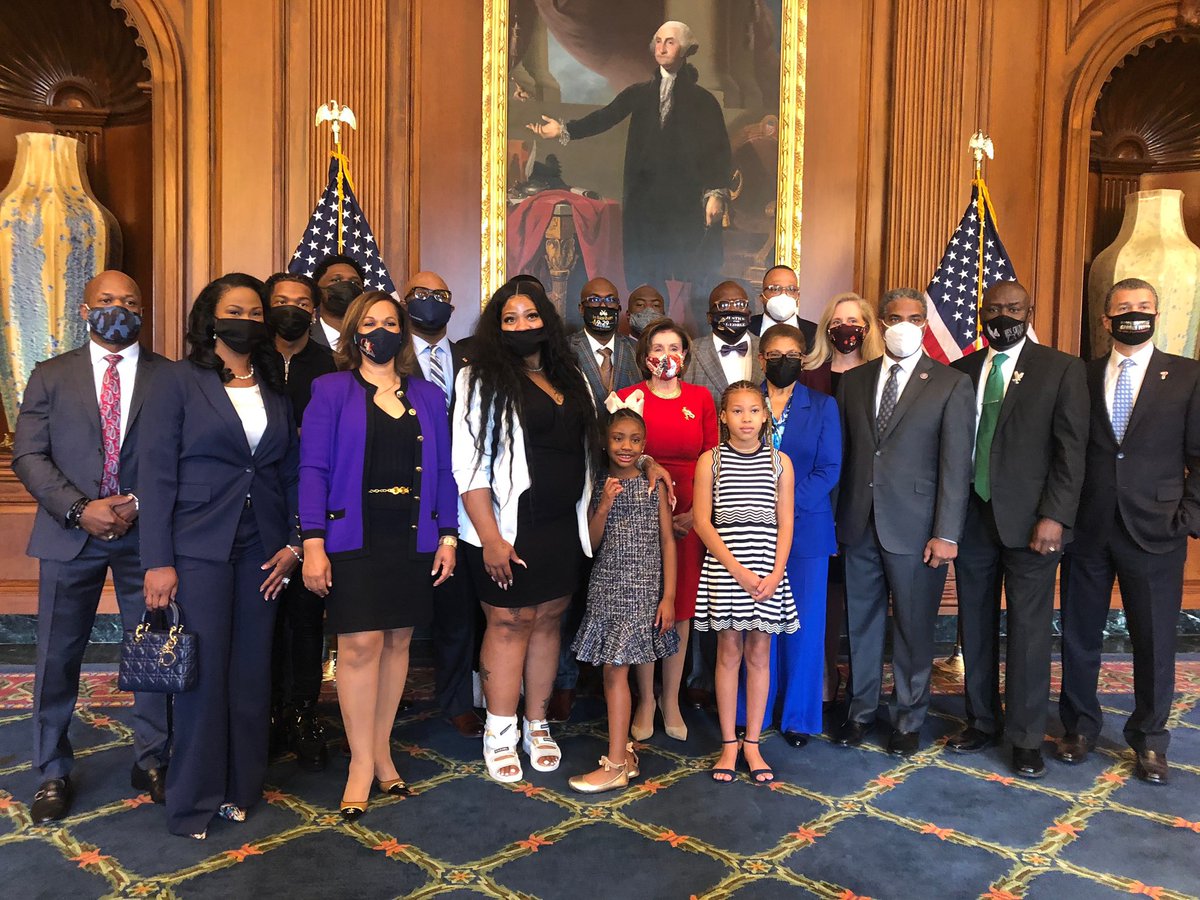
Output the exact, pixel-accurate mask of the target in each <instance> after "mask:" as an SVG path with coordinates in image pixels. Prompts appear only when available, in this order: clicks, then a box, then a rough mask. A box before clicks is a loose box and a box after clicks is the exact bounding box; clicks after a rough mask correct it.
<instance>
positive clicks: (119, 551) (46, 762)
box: [12, 271, 167, 824]
mask: <svg viewBox="0 0 1200 900" xmlns="http://www.w3.org/2000/svg"><path fill="white" fill-rule="evenodd" d="M141 309H142V298H141V293H140V291H139V290H138V287H137V285H136V284H135V283H134V282H133V280H132V279H130V278H129V277H128V276H126V275H124V274H122V273H121V272H111V271H110V272H101V273H100V274H99V275H97V276H96V277H95V278H93V279H92V280H91V281H89V282H88V283H87V285H86V287H85V288H84V303H83V306H82V308H81V314H82V315H83V317H84V319H86V320H87V323H88V330H89V332H90V338H91V339H90V340H89V341H88V343H87V345H86V346H84V347H80V348H79V349H76V350H72V351H70V352H68V353H64V354H62V355H61V356H57V357H55V358H54V359H50V360H47V361H46V362H43V363H40V364H38V366H37V367H35V368H34V370H33V374H32V375H31V376H30V379H29V385H28V387H27V388H26V389H25V397H24V400H23V402H22V403H21V413H20V415H19V416H18V418H17V431H16V440H15V443H14V446H13V460H12V466H13V471H14V472H16V474H17V477H18V478H20V479H21V483H22V484H24V485H25V488H26V489H27V490H28V491H29V493H30V494H32V495H33V497H34V499H35V500H37V503H38V511H37V517H36V519H35V520H34V525H33V534H32V536H31V537H30V539H29V548H28V551H27V552H28V553H29V555H30V556H35V557H37V558H38V559H39V560H40V565H39V579H38V645H37V675H36V680H35V683H34V695H33V766H34V769H35V770H36V771H37V772H39V773H40V775H41V778H42V784H41V786H40V787H39V789H38V792H37V794H36V796H35V798H34V803H33V808H32V810H31V815H32V818H33V821H34V823H35V824H40V823H43V822H49V821H53V820H56V819H61V818H63V817H64V816H66V815H67V813H68V812H69V811H70V808H71V799H72V795H73V791H72V786H71V780H70V771H71V766H72V763H73V759H74V757H73V755H72V751H71V743H70V741H69V740H68V739H67V728H68V726H69V725H70V722H71V713H72V711H73V710H74V708H75V702H76V700H77V698H78V694H79V669H80V666H81V664H82V662H83V653H84V650H85V648H86V647H87V642H88V636H89V635H90V634H91V631H92V624H93V622H94V621H95V618H96V608H97V606H98V605H99V602H100V592H101V590H102V589H103V587H104V581H105V578H106V577H107V575H108V574H109V572H111V573H112V579H113V583H114V585H115V587H116V591H117V603H118V605H119V606H120V609H121V618H122V621H123V622H124V625H125V628H127V629H131V628H135V627H136V626H137V624H138V623H139V622H140V621H141V619H142V615H143V613H144V612H145V605H144V600H143V596H142V578H143V574H144V571H143V569H142V564H141V558H140V554H139V550H138V529H137V517H138V499H137V494H136V490H137V458H138V457H137V433H138V427H137V425H138V422H137V419H138V412H139V410H140V408H141V405H142V398H143V397H144V396H145V393H146V384H147V381H148V379H150V378H153V377H154V372H155V371H156V369H158V368H159V367H160V366H162V365H164V364H165V363H166V360H165V359H163V357H161V356H159V355H157V354H155V353H151V352H150V351H148V350H145V349H143V348H141V347H139V345H138V342H137V338H138V332H139V330H140V328H141ZM166 745H167V698H166V695H164V694H136V695H134V718H133V748H134V766H133V773H132V777H131V782H132V785H133V787H134V788H135V789H137V790H142V791H146V792H148V793H149V794H150V796H151V798H152V799H153V800H154V801H155V802H156V803H163V802H164V801H165V799H166V764H167V747H166Z"/></svg>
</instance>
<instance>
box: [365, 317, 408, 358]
mask: <svg viewBox="0 0 1200 900" xmlns="http://www.w3.org/2000/svg"><path fill="white" fill-rule="evenodd" d="M354 344H355V346H356V347H358V349H359V352H360V353H362V355H363V356H365V357H366V358H367V359H369V360H371V362H376V363H379V364H380V365H382V364H384V363H390V362H391V361H392V360H393V359H395V358H396V354H397V353H399V352H400V348H401V347H403V346H404V332H402V331H389V330H388V329H386V328H384V327H382V326H380V327H379V328H376V329H374V330H373V331H368V332H367V333H366V334H363V333H362V332H361V331H360V332H357V333H356V334H355V335H354Z"/></svg>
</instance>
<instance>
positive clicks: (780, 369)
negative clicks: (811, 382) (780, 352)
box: [763, 356, 804, 388]
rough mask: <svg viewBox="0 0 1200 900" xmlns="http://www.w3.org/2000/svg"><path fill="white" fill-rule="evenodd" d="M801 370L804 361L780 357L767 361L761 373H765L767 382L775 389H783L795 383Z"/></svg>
mask: <svg viewBox="0 0 1200 900" xmlns="http://www.w3.org/2000/svg"><path fill="white" fill-rule="evenodd" d="M803 368H804V360H802V359H792V358H791V357H788V356H781V357H779V359H768V360H767V365H766V368H765V369H764V370H763V371H764V372H765V373H766V376H767V381H769V382H771V384H773V385H775V387H777V388H785V387H788V386H789V385H792V384H795V383H796V379H797V378H799V377H800V370H801V369H803Z"/></svg>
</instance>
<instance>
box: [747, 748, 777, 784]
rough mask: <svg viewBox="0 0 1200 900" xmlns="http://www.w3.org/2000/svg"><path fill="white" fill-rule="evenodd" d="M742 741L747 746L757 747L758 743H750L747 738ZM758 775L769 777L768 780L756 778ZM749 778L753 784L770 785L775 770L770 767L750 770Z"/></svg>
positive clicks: (773, 778)
mask: <svg viewBox="0 0 1200 900" xmlns="http://www.w3.org/2000/svg"><path fill="white" fill-rule="evenodd" d="M743 740H744V742H745V743H747V744H754V746H756V747H757V746H758V741H752V740H750V739H749V738H743ZM747 765H749V763H747ZM760 775H770V776H771V777H770V778H759V777H758V776H760ZM750 778H751V780H753V781H754V783H755V784H770V783H771V782H772V781H774V780H775V770H774V769H772V768H771V767H770V766H767V767H766V768H765V769H751V770H750Z"/></svg>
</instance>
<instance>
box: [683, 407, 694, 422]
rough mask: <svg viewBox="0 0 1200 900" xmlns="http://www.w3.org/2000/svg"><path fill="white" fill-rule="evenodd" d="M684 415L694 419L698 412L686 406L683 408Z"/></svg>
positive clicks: (686, 417)
mask: <svg viewBox="0 0 1200 900" xmlns="http://www.w3.org/2000/svg"><path fill="white" fill-rule="evenodd" d="M683 417H684V418H685V419H694V418H696V414H695V413H694V412H692V411H691V410H690V409H688V408H687V407H686V406H685V407H684V408H683Z"/></svg>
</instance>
